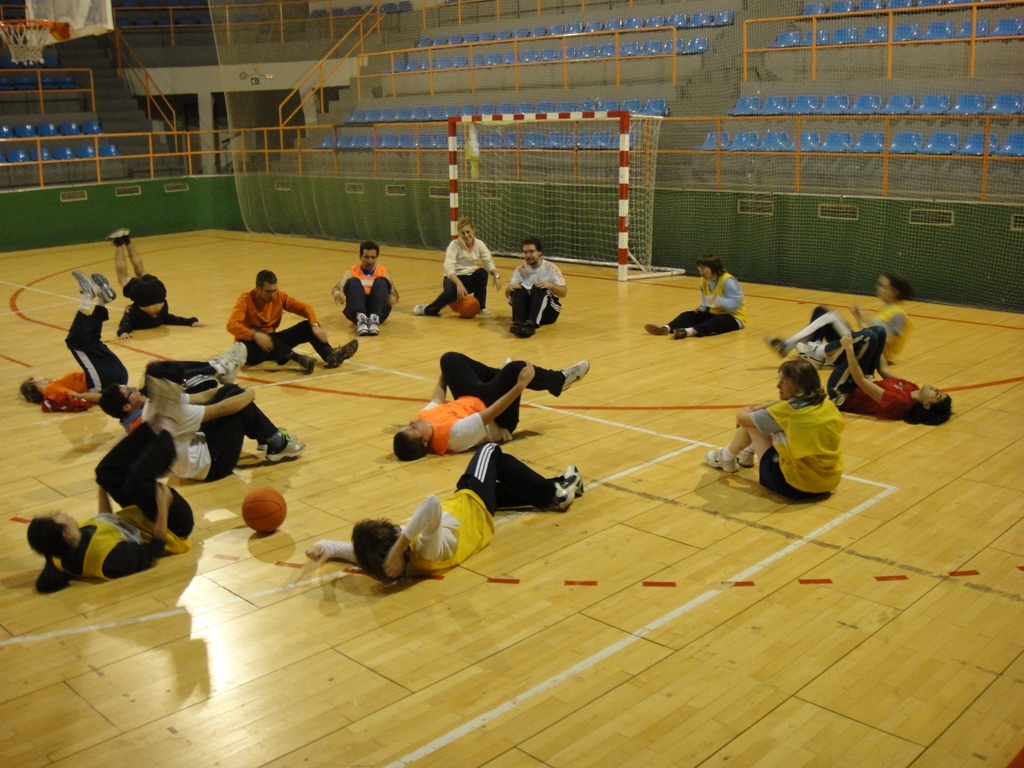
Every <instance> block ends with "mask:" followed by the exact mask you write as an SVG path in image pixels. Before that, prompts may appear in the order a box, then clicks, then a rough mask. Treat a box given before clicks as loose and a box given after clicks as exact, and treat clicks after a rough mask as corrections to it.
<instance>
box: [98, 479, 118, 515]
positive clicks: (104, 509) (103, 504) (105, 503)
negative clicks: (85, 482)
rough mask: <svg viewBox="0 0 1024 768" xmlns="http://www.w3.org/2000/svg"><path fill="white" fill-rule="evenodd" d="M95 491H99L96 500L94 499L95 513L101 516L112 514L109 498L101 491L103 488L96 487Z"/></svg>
mask: <svg viewBox="0 0 1024 768" xmlns="http://www.w3.org/2000/svg"><path fill="white" fill-rule="evenodd" d="M96 489H97V490H98V491H99V494H98V498H97V499H96V511H97V512H99V513H100V514H101V515H110V514H113V512H114V510H112V509H111V508H110V497H109V496H107V492H106V491H105V490H103V486H97V487H96Z"/></svg>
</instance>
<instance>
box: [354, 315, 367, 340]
mask: <svg viewBox="0 0 1024 768" xmlns="http://www.w3.org/2000/svg"><path fill="white" fill-rule="evenodd" d="M356 334H357V335H359V336H369V335H370V323H369V321H368V320H367V319H366V315H364V314H363V313H362V312H360V313H359V314H358V315H356Z"/></svg>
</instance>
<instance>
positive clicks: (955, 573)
mask: <svg viewBox="0 0 1024 768" xmlns="http://www.w3.org/2000/svg"><path fill="white" fill-rule="evenodd" d="M949 575H950V576H978V575H980V574H979V573H978V572H977V571H950V572H949Z"/></svg>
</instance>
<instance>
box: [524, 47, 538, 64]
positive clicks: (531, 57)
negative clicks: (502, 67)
mask: <svg viewBox="0 0 1024 768" xmlns="http://www.w3.org/2000/svg"><path fill="white" fill-rule="evenodd" d="M539 58H540V52H539V51H536V50H534V49H533V48H527V49H526V50H522V51H520V52H519V63H520V64H532V63H534V62H535V61H537V60H538V59H539Z"/></svg>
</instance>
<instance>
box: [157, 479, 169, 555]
mask: <svg viewBox="0 0 1024 768" xmlns="http://www.w3.org/2000/svg"><path fill="white" fill-rule="evenodd" d="M170 508H171V489H170V488H168V487H167V486H166V485H164V484H163V483H157V484H156V523H154V525H153V538H154V539H160V540H161V541H167V513H168V511H169V510H170Z"/></svg>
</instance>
